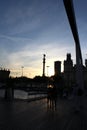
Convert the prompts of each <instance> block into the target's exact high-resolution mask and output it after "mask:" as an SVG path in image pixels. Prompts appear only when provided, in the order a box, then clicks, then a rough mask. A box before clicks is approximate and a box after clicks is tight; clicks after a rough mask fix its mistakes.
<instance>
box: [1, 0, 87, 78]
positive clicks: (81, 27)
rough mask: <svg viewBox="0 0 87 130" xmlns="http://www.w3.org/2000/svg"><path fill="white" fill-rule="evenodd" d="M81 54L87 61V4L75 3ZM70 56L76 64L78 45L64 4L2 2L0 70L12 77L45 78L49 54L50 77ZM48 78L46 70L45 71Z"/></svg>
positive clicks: (43, 0)
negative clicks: (40, 76) (55, 64)
mask: <svg viewBox="0 0 87 130" xmlns="http://www.w3.org/2000/svg"><path fill="white" fill-rule="evenodd" d="M73 2H74V9H75V15H76V21H77V27H78V33H79V39H80V44H81V50H82V57H83V63H84V60H85V59H86V58H87V55H86V54H87V43H86V41H87V36H86V35H87V16H86V12H87V1H86V0H83V1H79V2H78V0H73ZM67 53H71V56H72V59H73V62H74V64H75V63H76V61H75V43H74V39H73V36H72V32H71V29H70V26H69V23H68V19H67V15H66V12H65V8H64V5H63V0H3V1H1V2H0V67H2V68H7V69H10V70H11V76H17V77H18V76H21V75H22V68H21V67H22V66H24V68H23V75H24V76H28V77H34V76H35V75H42V66H43V65H42V62H43V61H42V59H43V54H46V66H50V67H49V70H48V75H49V76H50V75H52V74H54V61H57V60H60V61H62V71H63V61H64V60H65V59H66V54H67ZM46 75H47V68H46Z"/></svg>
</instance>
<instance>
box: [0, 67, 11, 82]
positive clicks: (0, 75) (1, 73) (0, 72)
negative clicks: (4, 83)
mask: <svg viewBox="0 0 87 130" xmlns="http://www.w3.org/2000/svg"><path fill="white" fill-rule="evenodd" d="M9 75H10V71H9V70H6V69H0V80H4V79H7V78H9Z"/></svg>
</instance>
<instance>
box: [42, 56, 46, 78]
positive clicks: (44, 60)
mask: <svg viewBox="0 0 87 130" xmlns="http://www.w3.org/2000/svg"><path fill="white" fill-rule="evenodd" d="M45 57H46V55H45V54H43V77H44V76H45V62H46V59H45Z"/></svg>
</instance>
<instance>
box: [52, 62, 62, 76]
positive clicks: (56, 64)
mask: <svg viewBox="0 0 87 130" xmlns="http://www.w3.org/2000/svg"><path fill="white" fill-rule="evenodd" d="M54 72H55V75H56V76H57V75H60V74H61V61H55V62H54Z"/></svg>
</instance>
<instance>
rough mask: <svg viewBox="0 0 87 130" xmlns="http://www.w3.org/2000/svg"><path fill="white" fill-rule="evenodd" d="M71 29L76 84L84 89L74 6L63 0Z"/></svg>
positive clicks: (71, 2)
mask: <svg viewBox="0 0 87 130" xmlns="http://www.w3.org/2000/svg"><path fill="white" fill-rule="evenodd" d="M63 2H64V6H65V10H66V13H67V17H68V20H69V24H70V27H71V31H72V34H73V37H74V41H75V50H76V86H77V87H78V88H80V89H81V90H82V91H84V82H83V60H82V53H81V48H80V40H79V35H78V30H77V24H76V18H75V12H74V6H73V1H72V0H63Z"/></svg>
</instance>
